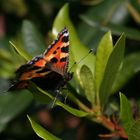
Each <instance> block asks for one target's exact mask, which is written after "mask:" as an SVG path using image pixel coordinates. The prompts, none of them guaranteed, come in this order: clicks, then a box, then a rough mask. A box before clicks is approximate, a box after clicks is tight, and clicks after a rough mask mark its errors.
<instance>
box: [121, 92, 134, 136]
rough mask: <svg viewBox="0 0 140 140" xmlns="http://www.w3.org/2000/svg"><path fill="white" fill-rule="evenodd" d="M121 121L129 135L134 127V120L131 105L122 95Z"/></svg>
mask: <svg viewBox="0 0 140 140" xmlns="http://www.w3.org/2000/svg"><path fill="white" fill-rule="evenodd" d="M120 121H121V123H122V125H123V127H124V129H125V131H126V133H127V134H129V129H130V127H131V126H132V124H133V122H134V119H133V114H132V108H131V104H130V103H129V101H128V100H127V98H126V96H125V95H123V94H122V93H120Z"/></svg>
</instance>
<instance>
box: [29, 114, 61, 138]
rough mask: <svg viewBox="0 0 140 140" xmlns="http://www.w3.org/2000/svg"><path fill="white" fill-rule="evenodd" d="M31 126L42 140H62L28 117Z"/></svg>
mask: <svg viewBox="0 0 140 140" xmlns="http://www.w3.org/2000/svg"><path fill="white" fill-rule="evenodd" d="M27 117H28V119H29V121H30V124H31V126H32V128H33V130H34V132H35V133H36V134H37V135H38V136H39V137H40V138H42V139H44V140H61V139H60V138H58V137H56V136H54V135H53V134H51V133H50V132H49V131H47V130H46V129H44V128H43V127H42V126H40V125H39V124H38V123H36V122H35V121H34V120H33V119H32V118H31V117H29V116H27Z"/></svg>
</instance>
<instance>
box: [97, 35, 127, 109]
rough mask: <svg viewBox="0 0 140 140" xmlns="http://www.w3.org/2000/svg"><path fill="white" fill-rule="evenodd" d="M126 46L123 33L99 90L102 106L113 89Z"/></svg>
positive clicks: (108, 63)
mask: <svg viewBox="0 0 140 140" xmlns="http://www.w3.org/2000/svg"><path fill="white" fill-rule="evenodd" d="M124 46H125V36H124V34H123V35H122V36H121V37H120V38H119V40H118V41H117V43H116V44H115V46H114V49H113V51H112V53H111V55H110V57H109V59H108V62H107V65H106V68H105V73H104V77H103V80H102V83H101V86H100V91H99V98H100V104H101V107H102V108H103V107H104V106H105V104H106V103H107V101H108V98H109V96H110V94H111V91H112V87H113V83H114V81H115V78H116V75H117V73H118V70H119V68H120V65H121V63H122V61H123V56H124Z"/></svg>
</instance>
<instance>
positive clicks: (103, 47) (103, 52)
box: [95, 32, 113, 99]
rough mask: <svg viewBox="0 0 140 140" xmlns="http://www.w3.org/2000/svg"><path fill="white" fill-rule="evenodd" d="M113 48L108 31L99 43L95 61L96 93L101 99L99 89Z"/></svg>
mask: <svg viewBox="0 0 140 140" xmlns="http://www.w3.org/2000/svg"><path fill="white" fill-rule="evenodd" d="M112 50H113V43H112V37H111V33H110V32H108V33H106V34H105V35H104V37H103V38H102V40H101V41H100V43H99V46H98V48H97V52H96V62H95V87H96V95H97V98H98V99H99V97H98V96H99V89H100V85H101V82H102V79H103V77H104V72H105V68H106V64H107V62H108V58H109V56H110V54H111V52H112Z"/></svg>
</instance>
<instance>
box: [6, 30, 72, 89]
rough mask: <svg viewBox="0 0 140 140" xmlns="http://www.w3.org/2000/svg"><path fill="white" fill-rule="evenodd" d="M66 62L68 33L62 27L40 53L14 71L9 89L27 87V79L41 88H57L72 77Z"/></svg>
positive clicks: (67, 61)
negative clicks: (13, 79) (13, 80)
mask: <svg viewBox="0 0 140 140" xmlns="http://www.w3.org/2000/svg"><path fill="white" fill-rule="evenodd" d="M68 63H69V33H68V30H67V29H66V28H64V29H63V30H62V31H61V32H60V33H59V34H58V37H57V39H56V40H55V41H53V43H52V44H51V45H49V46H48V49H47V50H46V51H45V52H44V53H43V54H42V55H40V56H37V57H34V58H33V59H32V60H30V61H29V62H28V63H27V64H25V65H22V66H21V67H20V68H19V69H18V70H17V71H16V78H15V82H14V84H13V85H12V86H11V88H10V89H9V90H17V89H24V88H28V86H29V81H32V82H34V83H35V84H37V85H38V86H39V87H40V88H42V89H46V90H51V91H54V90H59V89H60V88H61V87H64V86H65V85H66V83H67V82H68V81H69V80H71V78H72V73H70V72H68Z"/></svg>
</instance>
